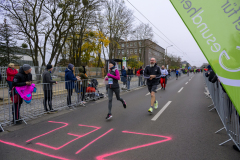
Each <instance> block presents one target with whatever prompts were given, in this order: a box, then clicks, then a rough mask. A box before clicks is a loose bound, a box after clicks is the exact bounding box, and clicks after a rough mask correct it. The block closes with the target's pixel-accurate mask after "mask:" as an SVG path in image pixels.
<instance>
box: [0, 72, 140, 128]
mask: <svg viewBox="0 0 240 160" xmlns="http://www.w3.org/2000/svg"><path fill="white" fill-rule="evenodd" d="M141 78H142V77H141ZM95 80H97V82H98V85H97V86H96V84H94V83H95V82H96V81H95ZM95 80H92V79H91V80H87V81H86V80H85V81H76V82H66V81H58V83H57V84H53V85H50V84H44V83H39V84H35V88H36V89H37V91H36V93H33V94H32V100H31V103H29V104H28V103H26V102H25V101H23V102H22V104H21V101H18V99H17V98H18V97H16V96H14V95H16V94H14V93H13V95H12V97H13V98H12V99H11V97H10V94H9V90H8V87H1V88H0V97H1V100H0V128H1V125H2V126H7V125H11V124H15V123H17V122H18V121H23V122H25V123H27V121H28V120H30V119H35V118H38V117H41V116H42V115H44V114H46V112H45V108H44V104H45V105H46V103H47V104H48V100H49V98H50V99H51V102H50V105H51V106H52V108H53V109H55V110H57V111H60V110H63V109H67V108H69V107H71V108H75V107H76V106H80V105H84V104H83V103H82V100H81V98H82V93H83V94H84V91H85V90H86V89H87V88H86V87H85V86H86V84H87V86H93V87H95V88H96V89H97V90H96V91H95V90H94V89H92V90H91V88H88V89H89V90H86V93H85V94H84V95H85V97H84V101H86V102H88V101H91V100H98V99H100V98H103V97H104V96H105V95H104V94H105V93H106V84H105V82H104V79H102V78H101V79H100V78H99V79H95ZM94 81H95V82H94ZM119 85H120V88H122V90H121V91H127V90H125V88H126V87H125V84H123V83H122V82H120V83H119ZM66 87H67V88H69V87H70V88H71V89H66ZM137 87H139V77H137V76H131V81H130V88H129V89H130V90H131V89H135V88H137ZM46 88H47V89H46ZM49 88H51V90H50V91H49ZM14 98H15V99H14ZM70 99H71V100H70ZM16 100H17V101H16ZM12 101H13V102H14V101H15V102H16V103H15V104H14V103H12ZM70 101H71V103H70ZM19 110H20V112H19V114H18V111H19ZM19 115H20V116H19ZM18 116H19V117H18ZM1 129H2V130H3V128H1Z"/></svg>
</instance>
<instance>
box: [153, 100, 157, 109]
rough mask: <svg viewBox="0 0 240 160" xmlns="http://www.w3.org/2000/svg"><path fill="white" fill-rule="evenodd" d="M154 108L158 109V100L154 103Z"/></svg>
mask: <svg viewBox="0 0 240 160" xmlns="http://www.w3.org/2000/svg"><path fill="white" fill-rule="evenodd" d="M154 108H155V109H158V101H156V103H154Z"/></svg>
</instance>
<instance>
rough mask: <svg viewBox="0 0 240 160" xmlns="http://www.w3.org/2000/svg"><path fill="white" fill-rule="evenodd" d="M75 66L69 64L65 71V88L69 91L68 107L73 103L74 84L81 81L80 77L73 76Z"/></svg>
mask: <svg viewBox="0 0 240 160" xmlns="http://www.w3.org/2000/svg"><path fill="white" fill-rule="evenodd" d="M74 69H75V68H74V65H73V64H71V63H70V64H69V65H68V68H66V70H65V88H66V89H67V91H68V96H67V105H68V107H71V106H72V101H71V97H72V93H73V89H74V86H75V84H74V82H75V81H77V80H81V79H80V77H78V76H77V77H75V75H74V74H73V70H74Z"/></svg>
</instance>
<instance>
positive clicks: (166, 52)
mask: <svg viewBox="0 0 240 160" xmlns="http://www.w3.org/2000/svg"><path fill="white" fill-rule="evenodd" d="M172 46H173V45H171V46H168V47H172ZM168 47H166V53H165V56H164V66H165V65H166V56H167V48H168Z"/></svg>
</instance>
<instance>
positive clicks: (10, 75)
mask: <svg viewBox="0 0 240 160" xmlns="http://www.w3.org/2000/svg"><path fill="white" fill-rule="evenodd" d="M17 73H18V71H17V70H16V69H15V68H14V64H13V63H10V64H9V65H8V69H7V83H8V86H9V92H10V91H11V90H12V87H13V86H12V82H13V78H14V76H15V75H16V74H17Z"/></svg>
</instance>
